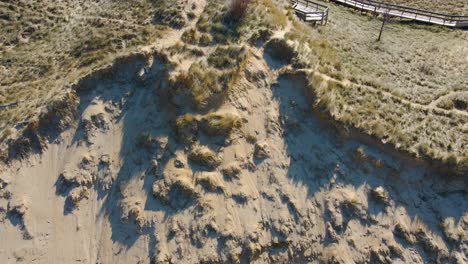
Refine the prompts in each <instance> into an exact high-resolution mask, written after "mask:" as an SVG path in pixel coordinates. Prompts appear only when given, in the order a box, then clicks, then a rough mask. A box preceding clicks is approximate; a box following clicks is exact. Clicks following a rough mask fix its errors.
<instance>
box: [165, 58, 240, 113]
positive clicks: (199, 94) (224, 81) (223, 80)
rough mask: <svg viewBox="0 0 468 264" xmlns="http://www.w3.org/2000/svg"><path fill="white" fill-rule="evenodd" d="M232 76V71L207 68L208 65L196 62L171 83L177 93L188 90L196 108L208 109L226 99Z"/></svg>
mask: <svg viewBox="0 0 468 264" xmlns="http://www.w3.org/2000/svg"><path fill="white" fill-rule="evenodd" d="M231 77H232V73H231V72H227V73H225V72H218V71H216V70H211V69H208V70H207V67H206V66H203V65H201V64H198V63H194V64H192V66H191V67H190V69H189V70H188V72H186V73H181V74H179V75H178V76H176V77H175V78H174V79H172V80H171V84H172V87H173V89H174V90H175V91H176V93H179V94H180V93H184V92H188V94H189V96H190V98H191V101H192V106H193V107H194V108H195V109H197V110H206V109H208V108H210V107H211V106H213V105H217V104H219V103H222V102H223V101H224V98H225V96H226V95H227V92H228V90H229V89H228V88H229V85H228V84H229V82H230V80H231Z"/></svg>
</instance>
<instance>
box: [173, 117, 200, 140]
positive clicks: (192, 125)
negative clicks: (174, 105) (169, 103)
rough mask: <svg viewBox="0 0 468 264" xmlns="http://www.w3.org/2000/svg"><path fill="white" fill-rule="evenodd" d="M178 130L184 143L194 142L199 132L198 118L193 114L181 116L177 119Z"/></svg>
mask: <svg viewBox="0 0 468 264" xmlns="http://www.w3.org/2000/svg"><path fill="white" fill-rule="evenodd" d="M176 131H177V135H178V137H179V140H181V141H182V142H184V143H189V144H190V143H192V142H194V141H195V139H196V138H195V135H196V133H197V132H198V118H197V117H196V116H194V115H192V114H186V115H183V116H180V117H178V118H177V120H176Z"/></svg>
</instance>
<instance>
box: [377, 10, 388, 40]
mask: <svg viewBox="0 0 468 264" xmlns="http://www.w3.org/2000/svg"><path fill="white" fill-rule="evenodd" d="M388 12H389V10H387V11H386V12H385V13H384V16H383V21H382V27H381V28H380V33H379V38H378V39H377V41H380V39H381V38H382V32H383V29H384V26H385V23H386V22H387V19H388V17H389V15H388Z"/></svg>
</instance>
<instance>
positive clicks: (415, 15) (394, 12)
mask: <svg viewBox="0 0 468 264" xmlns="http://www.w3.org/2000/svg"><path fill="white" fill-rule="evenodd" d="M332 1H335V2H338V3H341V4H345V5H348V6H352V7H355V8H357V9H360V10H362V11H371V12H374V13H376V14H388V15H390V16H393V17H399V18H401V19H409V20H415V21H420V22H425V23H431V24H437V25H442V26H449V27H460V28H466V27H468V16H455V15H447V14H441V13H435V12H431V11H426V10H421V9H417V8H411V7H406V6H400V5H393V4H388V3H383V2H379V1H374V0H332ZM447 2H450V1H447ZM447 5H450V4H449V3H447Z"/></svg>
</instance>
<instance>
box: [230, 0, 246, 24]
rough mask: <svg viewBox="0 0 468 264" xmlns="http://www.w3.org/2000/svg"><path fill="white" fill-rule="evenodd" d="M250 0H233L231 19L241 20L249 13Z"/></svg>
mask: <svg viewBox="0 0 468 264" xmlns="http://www.w3.org/2000/svg"><path fill="white" fill-rule="evenodd" d="M250 2H251V0H231V5H230V7H229V15H230V17H231V19H232V20H234V21H239V20H241V19H242V18H243V17H244V16H245V14H246V13H247V8H248V7H249V4H250Z"/></svg>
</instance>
